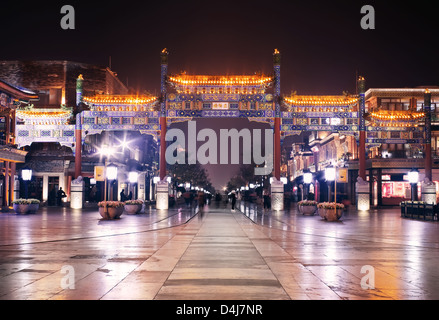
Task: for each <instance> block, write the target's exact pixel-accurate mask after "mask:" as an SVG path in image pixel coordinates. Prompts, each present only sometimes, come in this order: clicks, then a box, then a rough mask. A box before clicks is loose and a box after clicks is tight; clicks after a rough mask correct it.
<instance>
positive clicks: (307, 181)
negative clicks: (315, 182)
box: [303, 170, 312, 200]
mask: <svg viewBox="0 0 439 320" xmlns="http://www.w3.org/2000/svg"><path fill="white" fill-rule="evenodd" d="M311 183H312V173H311V172H310V171H309V170H307V171H306V172H304V173H303V184H304V185H305V189H306V199H307V200H309V199H308V197H309V185H310V184H311Z"/></svg>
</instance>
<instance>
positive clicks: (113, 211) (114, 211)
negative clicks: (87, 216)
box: [99, 207, 124, 219]
mask: <svg viewBox="0 0 439 320" xmlns="http://www.w3.org/2000/svg"><path fill="white" fill-rule="evenodd" d="M123 208H124V207H118V208H110V207H107V208H104V207H99V214H100V215H101V217H102V218H104V219H118V218H120V216H121V215H122V213H123ZM105 209H106V210H107V212H105Z"/></svg>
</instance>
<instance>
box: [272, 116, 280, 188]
mask: <svg viewBox="0 0 439 320" xmlns="http://www.w3.org/2000/svg"><path fill="white" fill-rule="evenodd" d="M273 160H274V177H275V178H276V179H277V180H280V162H281V158H280V118H278V117H276V118H274V159H273Z"/></svg>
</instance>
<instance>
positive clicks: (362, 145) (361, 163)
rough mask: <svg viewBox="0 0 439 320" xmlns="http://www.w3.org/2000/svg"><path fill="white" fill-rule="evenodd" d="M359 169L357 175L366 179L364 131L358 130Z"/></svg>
mask: <svg viewBox="0 0 439 320" xmlns="http://www.w3.org/2000/svg"><path fill="white" fill-rule="evenodd" d="M358 157H359V170H358V175H359V176H360V177H361V178H362V179H363V180H364V181H366V132H365V131H360V149H359V152H358Z"/></svg>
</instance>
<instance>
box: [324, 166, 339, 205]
mask: <svg viewBox="0 0 439 320" xmlns="http://www.w3.org/2000/svg"><path fill="white" fill-rule="evenodd" d="M335 174H336V169H335V167H333V166H328V167H326V168H325V179H326V181H329V184H328V202H331V182H332V181H334V198H335V199H334V202H337V200H336V197H337V181H335Z"/></svg>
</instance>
